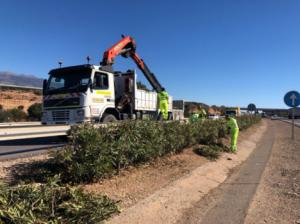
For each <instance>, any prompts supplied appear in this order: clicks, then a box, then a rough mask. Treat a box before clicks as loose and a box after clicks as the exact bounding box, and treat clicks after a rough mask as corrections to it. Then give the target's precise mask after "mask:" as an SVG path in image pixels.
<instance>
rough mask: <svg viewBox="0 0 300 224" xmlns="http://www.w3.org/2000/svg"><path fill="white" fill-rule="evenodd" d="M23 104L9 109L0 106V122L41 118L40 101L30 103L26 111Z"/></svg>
mask: <svg viewBox="0 0 300 224" xmlns="http://www.w3.org/2000/svg"><path fill="white" fill-rule="evenodd" d="M23 109H24V107H23V106H19V107H18V108H13V109H9V110H3V109H2V108H0V122H18V121H26V120H41V115H42V105H41V104H40V103H35V104H32V105H31V106H30V107H29V108H28V110H27V113H26V112H25V111H24V110H23Z"/></svg>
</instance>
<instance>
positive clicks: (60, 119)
mask: <svg viewBox="0 0 300 224" xmlns="http://www.w3.org/2000/svg"><path fill="white" fill-rule="evenodd" d="M49 75H50V76H49V79H48V80H44V86H43V115H42V124H45V125H52V124H69V125H73V124H79V123H83V122H103V123H107V122H112V121H116V120H124V119H142V118H143V116H145V115H147V116H150V117H151V118H154V119H155V118H157V117H158V115H159V109H158V102H157V93H156V92H154V91H146V90H140V89H138V88H137V80H136V79H137V76H136V73H135V71H131V70H129V71H127V72H125V73H121V72H113V71H110V70H106V69H105V67H101V66H98V65H89V64H86V65H79V66H72V67H64V68H58V69H54V70H51V71H50V72H49ZM169 115H170V116H169V117H170V118H172V97H169Z"/></svg>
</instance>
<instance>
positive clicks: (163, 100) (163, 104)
mask: <svg viewBox="0 0 300 224" xmlns="http://www.w3.org/2000/svg"><path fill="white" fill-rule="evenodd" d="M157 96H158V100H159V109H160V112H161V115H162V118H163V119H164V120H168V106H169V95H168V93H167V92H166V90H165V88H162V90H161V91H160V92H158V94H157Z"/></svg>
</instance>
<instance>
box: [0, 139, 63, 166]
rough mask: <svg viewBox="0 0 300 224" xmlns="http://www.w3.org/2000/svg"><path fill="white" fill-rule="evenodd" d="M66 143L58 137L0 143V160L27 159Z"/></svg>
mask: <svg viewBox="0 0 300 224" xmlns="http://www.w3.org/2000/svg"><path fill="white" fill-rule="evenodd" d="M65 144H66V141H65V140H64V139H63V138H58V137H45V138H33V139H22V140H10V141H0V160H4V159H14V158H20V157H28V156H31V155H34V154H40V153H45V152H47V151H48V150H49V149H59V148H60V147H61V146H63V145H65Z"/></svg>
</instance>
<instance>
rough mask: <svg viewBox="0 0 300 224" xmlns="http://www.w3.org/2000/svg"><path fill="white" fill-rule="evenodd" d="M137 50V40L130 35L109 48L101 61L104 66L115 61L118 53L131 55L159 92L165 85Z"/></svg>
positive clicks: (126, 55)
mask: <svg viewBox="0 0 300 224" xmlns="http://www.w3.org/2000/svg"><path fill="white" fill-rule="evenodd" d="M135 50H136V43H135V40H134V39H133V38H132V37H130V36H127V37H124V36H123V39H122V40H120V41H119V42H118V43H116V44H115V45H113V46H112V47H111V48H109V49H108V50H107V51H105V52H104V54H103V59H102V62H101V65H102V66H111V65H112V64H113V63H114V59H115V57H117V56H118V55H122V56H123V57H125V58H127V57H131V58H132V60H133V61H134V62H135V63H136V65H137V66H138V68H139V69H140V70H141V71H142V72H143V74H144V75H145V77H146V79H147V80H148V81H149V83H150V84H151V86H152V87H153V89H154V90H155V91H157V92H160V91H162V89H163V87H162V86H161V84H160V83H159V81H158V80H157V78H156V77H155V75H154V74H153V73H152V72H151V71H150V69H149V68H148V66H147V65H146V64H145V62H144V61H143V59H141V58H140V57H139V56H138V55H137V53H136V52H135Z"/></svg>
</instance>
